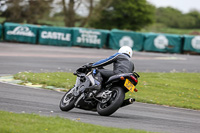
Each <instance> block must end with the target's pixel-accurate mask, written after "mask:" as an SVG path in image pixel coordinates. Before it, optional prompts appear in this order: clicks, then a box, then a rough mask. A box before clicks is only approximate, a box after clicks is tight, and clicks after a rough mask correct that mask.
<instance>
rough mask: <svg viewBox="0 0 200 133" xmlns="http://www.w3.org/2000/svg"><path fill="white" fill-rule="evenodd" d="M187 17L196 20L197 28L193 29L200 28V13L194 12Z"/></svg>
mask: <svg viewBox="0 0 200 133" xmlns="http://www.w3.org/2000/svg"><path fill="white" fill-rule="evenodd" d="M186 15H188V16H190V17H192V18H193V19H195V26H194V27H193V28H200V12H199V11H197V10H192V11H190V12H189V13H187V14H186Z"/></svg>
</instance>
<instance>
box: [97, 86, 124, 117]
mask: <svg viewBox="0 0 200 133" xmlns="http://www.w3.org/2000/svg"><path fill="white" fill-rule="evenodd" d="M110 91H112V93H111V98H110V99H109V100H108V101H107V102H105V103H98V104H97V112H98V114H99V115H102V116H109V115H111V114H113V113H114V112H115V111H117V110H118V109H119V108H120V107H121V105H122V103H123V101H124V98H125V92H124V90H123V89H122V88H121V87H113V88H112V89H111V90H110Z"/></svg>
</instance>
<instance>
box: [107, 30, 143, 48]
mask: <svg viewBox="0 0 200 133" xmlns="http://www.w3.org/2000/svg"><path fill="white" fill-rule="evenodd" d="M143 43H144V35H142V34H141V33H136V32H133V31H121V30H111V32H110V36H109V47H110V48H112V49H119V48H120V47H122V46H130V47H131V48H132V49H133V50H136V51H141V50H142V49H143Z"/></svg>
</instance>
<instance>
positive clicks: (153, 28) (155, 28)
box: [139, 24, 200, 35]
mask: <svg viewBox="0 0 200 133" xmlns="http://www.w3.org/2000/svg"><path fill="white" fill-rule="evenodd" d="M139 32H143V33H148V32H155V33H168V34H179V35H184V34H195V33H196V34H197V33H199V34H200V29H178V28H169V27H166V26H165V25H163V24H152V25H150V26H147V27H144V28H143V29H141V30H140V31H139Z"/></svg>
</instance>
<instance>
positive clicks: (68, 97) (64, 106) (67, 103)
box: [60, 88, 77, 111]
mask: <svg viewBox="0 0 200 133" xmlns="http://www.w3.org/2000/svg"><path fill="white" fill-rule="evenodd" d="M72 92H73V88H72V89H70V90H69V91H68V92H66V93H65V95H64V96H63V97H62V99H61V101H60V109H61V110H62V111H69V110H71V109H73V108H74V107H75V105H74V103H75V102H76V99H77V98H76V97H75V96H74V95H73V93H72Z"/></svg>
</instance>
